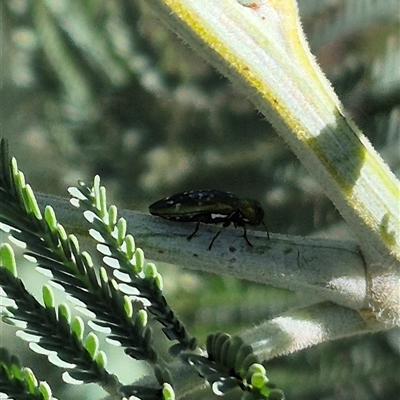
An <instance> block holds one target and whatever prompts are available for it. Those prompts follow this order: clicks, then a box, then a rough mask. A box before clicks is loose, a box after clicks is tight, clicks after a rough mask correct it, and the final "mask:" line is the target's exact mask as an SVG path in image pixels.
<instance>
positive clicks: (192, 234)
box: [186, 220, 200, 240]
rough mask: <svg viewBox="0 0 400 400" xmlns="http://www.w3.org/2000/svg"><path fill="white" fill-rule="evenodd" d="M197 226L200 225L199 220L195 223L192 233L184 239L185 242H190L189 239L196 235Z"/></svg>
mask: <svg viewBox="0 0 400 400" xmlns="http://www.w3.org/2000/svg"><path fill="white" fill-rule="evenodd" d="M199 225H200V220H199V221H197V224H196V228H195V229H194V232H193V233H191V234H190V235H189V236H188V237H187V238H186V239H187V240H190V239H191V238H192V237H193V236H194V235H195V234H196V233H197V231H198V230H199Z"/></svg>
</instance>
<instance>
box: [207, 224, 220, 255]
mask: <svg viewBox="0 0 400 400" xmlns="http://www.w3.org/2000/svg"><path fill="white" fill-rule="evenodd" d="M221 232H222V228H221V229H220V230H219V231H218V232H217V233H216V235H215V236H214V237H213V239H212V240H211V243H210V245H209V246H208V250H211V247H212V246H213V244H214V241H215V239H216V238H217V237H218V236H219V234H220V233H221Z"/></svg>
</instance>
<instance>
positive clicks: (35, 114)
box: [0, 0, 400, 399]
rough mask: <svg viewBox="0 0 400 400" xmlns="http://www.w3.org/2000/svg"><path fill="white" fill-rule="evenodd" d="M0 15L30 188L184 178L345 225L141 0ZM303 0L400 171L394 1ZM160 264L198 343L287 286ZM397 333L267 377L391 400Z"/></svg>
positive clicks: (272, 302) (4, 85)
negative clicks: (97, 179)
mask: <svg viewBox="0 0 400 400" xmlns="http://www.w3.org/2000/svg"><path fill="white" fill-rule="evenodd" d="M361 3H362V4H361ZM378 3H379V4H378ZM396 10H397V11H398V13H396ZM378 11H379V12H378ZM0 12H1V26H0V30H1V72H0V73H1V80H0V85H1V87H0V90H1V96H0V122H1V124H0V126H1V136H2V137H5V138H7V139H8V140H9V142H10V153H11V155H13V156H15V157H16V158H17V160H18V163H19V166H20V168H21V169H22V171H23V172H24V173H25V175H26V177H27V180H28V182H30V183H31V184H32V186H33V188H34V190H35V191H37V192H44V193H49V194H56V195H60V196H64V197H66V196H67V191H66V188H67V187H68V186H71V185H75V184H76V182H77V180H78V179H80V180H83V181H85V182H90V181H91V180H92V179H93V176H94V175H95V174H99V175H100V176H101V179H102V184H103V185H105V186H106V188H107V191H108V196H109V202H114V203H115V204H117V206H118V207H119V208H128V209H132V210H138V211H143V212H147V207H148V205H149V204H150V203H152V202H153V201H155V200H158V199H159V198H161V197H165V196H168V195H171V194H173V193H176V192H179V191H184V190H192V189H219V190H225V191H231V192H233V193H235V194H237V195H238V196H241V197H252V198H256V199H258V200H259V201H260V202H261V203H262V204H263V206H264V208H265V211H266V222H267V225H268V228H269V230H270V231H271V232H279V233H282V234H291V235H315V236H320V237H330V238H333V237H335V238H339V239H346V238H351V233H350V232H349V231H348V230H347V227H346V224H345V223H344V222H343V221H342V219H341V217H340V215H339V213H338V212H337V211H336V209H335V207H334V206H333V205H332V203H331V202H330V201H329V199H327V198H326V196H325V195H324V194H323V192H322V191H321V189H320V187H319V186H318V184H317V183H316V182H315V181H314V179H313V177H312V176H311V175H310V174H309V173H308V172H307V171H305V170H304V169H303V167H302V166H301V164H300V163H299V162H298V160H297V159H296V157H295V156H294V155H293V154H292V153H291V152H290V150H289V149H288V148H287V146H286V145H285V144H284V143H283V142H282V141H281V140H280V138H279V137H278V136H277V135H276V133H275V132H274V130H273V128H272V127H271V126H270V124H269V123H268V121H266V120H265V118H264V117H263V116H262V115H261V114H260V113H258V112H257V111H256V110H255V109H254V107H253V105H252V104H251V103H250V102H249V101H248V100H247V99H246V98H244V96H243V95H241V93H239V92H238V91H236V90H235V88H234V87H233V86H232V85H231V83H230V82H228V81H227V80H226V79H225V78H224V77H222V76H221V75H220V74H219V73H218V72H216V71H215V70H214V69H213V68H212V67H211V66H209V65H208V64H207V63H206V62H204V61H203V60H202V59H201V58H200V57H199V56H198V55H197V54H195V53H193V52H192V50H191V49H190V48H189V47H188V46H187V45H185V44H184V43H183V42H182V40H181V39H180V38H178V37H177V36H176V35H175V34H174V33H171V32H169V31H168V30H167V29H166V27H165V25H164V24H163V23H162V22H161V21H160V20H159V19H158V18H157V17H156V16H155V15H154V14H153V13H152V12H151V10H149V9H148V7H147V5H146V1H144V0H141V1H134V0H85V1H76V0H75V1H74V0H63V1H57V0H32V1H30V0H3V1H2V2H1V3H0ZM300 12H301V15H302V16H303V24H304V28H305V30H306V33H307V35H308V37H309V40H310V45H311V47H312V50H313V52H314V54H316V56H317V58H318V61H319V63H320V64H321V66H322V68H323V70H324V71H325V72H326V73H327V75H328V77H329V78H330V79H331V81H332V83H333V85H334V87H335V89H336V91H337V93H338V94H339V96H340V98H341V100H342V101H343V103H344V104H345V107H346V108H347V109H348V110H349V111H350V114H351V115H352V117H353V118H354V119H355V121H356V123H357V124H358V125H359V126H360V127H361V128H362V129H363V130H364V132H365V133H366V135H367V136H368V137H369V139H370V140H371V141H372V143H373V145H374V146H375V147H376V149H377V150H378V151H379V152H380V153H381V154H382V156H383V157H384V159H385V161H386V162H387V163H388V164H389V165H390V167H391V168H392V169H393V171H394V172H395V173H396V174H397V176H399V175H400V156H399V149H400V39H399V37H400V34H399V19H400V18H399V13H400V5H399V3H398V1H393V0H385V1H380V2H377V1H375V2H374V1H372V2H365V3H364V2H358V1H345V0H341V1H340V0H337V1H326V0H324V1H313V0H308V1H305V0H303V1H300ZM144 251H145V249H144ZM161 270H162V272H163V274H164V280H165V294H166V297H167V299H169V300H170V301H171V304H172V306H173V308H174V309H176V310H177V311H178V314H179V315H180V316H181V317H182V319H183V320H184V321H185V322H186V323H187V324H188V328H189V330H190V331H191V332H192V333H193V334H196V335H199V337H200V338H201V340H204V338H205V335H206V334H207V333H208V332H211V331H216V330H223V331H226V332H229V333H233V332H236V331H238V330H240V329H243V328H244V327H248V326H253V325H254V324H256V323H257V322H259V321H261V320H263V319H265V318H268V317H271V316H273V315H276V314H277V313H279V310H280V309H282V308H284V307H285V302H287V301H290V298H291V297H290V296H291V295H290V293H287V292H286V291H281V290H277V289H273V288H265V287H259V286H257V285H255V284H250V283H248V282H239V281H236V280H233V279H227V278H224V277H217V276H204V275H201V276H200V275H199V274H194V273H192V272H188V271H182V270H181V269H178V268H173V267H168V268H167V267H164V268H162V267H161ZM31 271H32V266H31V265H29V267H28V269H27V270H26V272H25V273H26V274H27V276H28V275H29V276H31ZM35 279H36V278H35ZM39 285H40V284H39V283H38V281H36V280H34V284H33V286H34V287H35V286H36V287H39ZM33 290H34V288H33ZM177 293H179V296H176V294H177ZM177 297H179V301H177ZM182 299H184V301H182ZM6 330H7V332H8V328H6V327H4V324H2V325H0V332H1V344H2V345H8V342H7V341H6V339H7V338H8V337H10V338H11V339H12V338H13V335H12V334H11V335H10V334H8V333H7V334H6ZM19 342H20V341H19V340H18V343H17V344H16V345H17V348H18V347H19V346H20V344H19ZM399 342H400V339H399V334H398V332H396V331H395V330H393V331H392V332H391V333H389V334H378V335H374V336H373V337H362V338H356V339H350V340H343V341H337V342H335V343H330V344H324V345H322V346H318V347H317V348H313V349H310V350H307V351H303V352H301V353H299V354H298V355H296V356H293V357H284V358H281V359H277V360H274V361H273V362H271V379H272V380H275V381H276V383H278V384H279V385H281V387H283V388H284V389H286V392H287V394H288V397H289V398H291V399H300V398H307V399H334V398H338V399H339V398H340V399H353V398H359V399H361V398H362V399H380V398H382V399H384V398H385V399H388V398H391V399H399V398H400V397H399V395H398V390H399V389H400V384H399V382H400V380H399V379H398V376H400V375H397V378H396V374H397V372H399V374H400V371H399V365H400V358H399V349H400V343H399ZM21 343H22V342H21ZM14 345H15V343H14ZM18 351H19V352H22V350H21V349H18ZM29 356H30V353H26V354H25V353H24V354H23V356H22V358H23V361H24V362H26V363H27V364H29V363H32V362H33V363H34V364H35V365H36V366H40V367H41V369H40V371H42V369H43V372H39V373H38V376H39V378H40V379H45V380H50V381H51V379H50V378H51V376H52V375H54V376H57V377H58V376H59V374H60V373H59V371H57V370H54V369H51V370H49V369H47V366H46V362H45V358H43V357H39V358H38V359H35V360H36V361H29V359H28V357H29ZM118 357H123V356H122V355H119V356H118ZM396 361H397V363H396ZM130 362H131V361H130V360H128V361H127V363H128V365H129V363H130ZM119 363H121V360H120V358H117V364H119ZM124 365H125V364H124ZM394 366H396V367H394ZM115 368H118V366H116V367H115ZM132 368H133V367H132ZM396 368H397V369H396ZM124 369H126V367H124ZM49 371H52V372H49ZM118 372H119V371H118ZM118 372H117V373H118ZM131 372H132V373H131V375H128V376H131V378H130V381H133V380H134V379H135V377H136V376H137V373H136V372H135V369H134V368H133V369H132V371H131ZM56 379H58V378H56ZM127 382H129V378H128V381H127ZM127 382H125V383H127ZM53 388H54V389H55V391H56V394H57V395H58V396H59V397H60V398H71V397H70V396H71V391H70V390H71V389H70V387H66V385H62V384H61V383H60V382H59V381H57V380H56V383H54V386H53ZM79 390H81V389H79ZM83 390H85V389H83ZM90 390H92V389H90ZM90 393H92V394H91V396H92V395H93V398H100V397H101V394H100V395H97V394H96V395H94V394H93V392H90ZM100 393H101V391H100ZM74 396H75V398H76V399H78V398H82V399H83V398H88V397H87V396H88V394H87V392H82V393H81V392H79V391H78V392H74ZM80 396H81V397H80ZM396 396H397V397H396Z"/></svg>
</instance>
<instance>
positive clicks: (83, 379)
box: [0, 140, 284, 400]
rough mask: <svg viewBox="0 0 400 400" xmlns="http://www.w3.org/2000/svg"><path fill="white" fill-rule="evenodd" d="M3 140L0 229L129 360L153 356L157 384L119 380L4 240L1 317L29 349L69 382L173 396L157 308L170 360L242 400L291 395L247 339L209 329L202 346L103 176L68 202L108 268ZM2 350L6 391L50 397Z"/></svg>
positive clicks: (115, 392) (116, 393)
mask: <svg viewBox="0 0 400 400" xmlns="http://www.w3.org/2000/svg"><path fill="white" fill-rule="evenodd" d="M0 147H1V152H0V158H1V162H0V164H1V170H0V222H1V227H2V229H3V230H5V231H8V232H9V233H10V234H11V235H10V236H11V240H12V241H13V242H14V243H17V244H19V245H21V246H23V247H24V253H25V257H26V258H28V260H30V261H32V262H33V263H35V264H36V265H37V266H38V268H39V269H40V270H44V271H47V273H50V275H51V277H50V279H51V281H52V283H53V284H56V286H57V287H59V288H62V290H64V291H65V292H67V293H68V294H69V295H70V296H71V297H72V298H73V299H75V300H77V301H79V304H80V305H81V307H82V306H83V307H84V308H85V309H86V312H89V313H90V314H91V316H92V320H91V321H90V326H91V327H92V328H99V329H101V330H104V329H107V331H108V335H107V336H108V339H110V340H111V341H112V342H113V343H115V342H117V343H118V344H119V345H120V346H122V347H123V348H124V350H125V353H126V354H127V355H129V356H130V357H132V358H135V359H137V360H143V361H145V362H147V363H148V364H149V366H151V367H152V368H153V372H154V377H153V379H152V383H146V384H142V383H140V384H139V383H134V384H129V385H123V384H122V383H120V382H119V380H118V378H117V377H116V376H115V375H113V374H111V373H109V372H108V371H107V369H106V364H107V357H106V354H105V353H104V352H103V351H101V350H100V342H99V339H98V337H97V335H96V334H94V333H93V332H89V333H88V334H87V335H86V336H84V323H83V320H82V318H81V317H79V316H74V317H73V316H72V312H71V310H70V308H69V307H68V306H67V305H66V304H60V305H58V306H56V305H55V299H54V294H53V290H52V288H51V286H49V285H45V286H43V289H42V303H43V304H42V303H41V302H39V301H38V300H37V299H36V298H35V297H34V296H33V295H32V294H31V293H29V292H28V291H27V289H26V288H25V285H24V283H23V282H22V281H21V280H20V279H19V278H18V272H17V266H16V261H15V258H14V252H13V249H12V247H11V245H10V244H8V243H5V244H2V245H1V248H0V261H1V262H0V285H1V287H2V289H3V291H4V292H5V294H6V297H7V299H8V301H10V300H11V301H12V304H10V305H8V306H4V307H3V311H2V314H3V318H2V319H3V322H5V323H7V324H12V325H16V326H17V327H19V328H20V329H21V330H20V331H19V336H21V337H22V338H23V339H24V340H26V341H28V342H29V344H30V347H31V349H32V350H34V351H36V352H38V353H43V354H46V355H47V356H48V359H49V361H50V362H52V363H53V364H55V365H57V366H59V367H60V368H63V369H66V370H67V371H66V372H65V373H64V374H63V378H64V380H65V381H66V382H74V383H79V382H80V383H96V384H98V385H100V386H101V387H103V388H104V390H106V391H107V392H108V393H109V394H110V396H112V398H113V399H114V398H118V399H119V398H121V399H122V398H123V397H124V398H125V397H129V396H136V397H137V398H139V399H142V400H162V399H165V400H167V399H170V400H172V399H174V398H175V394H174V393H175V391H176V390H178V392H179V390H180V388H179V386H178V387H174V381H175V380H176V379H175V378H174V373H176V372H175V370H176V367H175V366H174V365H173V364H168V362H167V361H166V360H165V359H164V356H163V355H162V352H160V350H159V349H158V346H157V345H156V342H155V340H154V339H153V330H152V328H150V327H149V325H148V318H149V315H150V316H151V317H152V319H153V327H154V328H156V327H157V326H158V327H160V329H161V331H162V332H163V333H164V335H165V337H166V338H167V339H168V341H169V342H170V343H171V344H170V346H169V353H170V356H172V358H173V360H174V361H175V362H176V363H178V364H179V365H181V366H182V365H184V366H186V368H187V370H188V371H189V373H190V371H191V373H192V374H193V372H195V371H197V372H198V374H199V375H200V376H201V377H203V378H204V379H205V380H206V382H208V383H209V384H210V388H211V392H212V393H214V394H217V395H227V396H230V395H231V394H232V391H236V392H239V393H242V395H241V397H240V398H242V399H253V400H257V399H260V400H263V399H283V398H284V396H283V393H282V392H281V391H279V390H275V389H273V388H272V387H271V386H270V384H269V381H268V378H267V377H266V375H265V369H264V367H263V366H262V365H261V364H259V362H258V359H257V358H256V357H255V356H254V354H253V352H252V349H251V347H250V346H249V345H245V344H244V343H243V341H242V340H240V339H238V338H234V339H232V340H231V339H230V337H229V336H228V335H227V334H217V335H209V337H208V343H207V350H206V351H201V350H200V349H199V348H198V347H197V340H196V339H195V338H193V337H191V336H190V335H189V333H188V332H187V330H186V328H185V327H184V325H183V323H182V322H181V321H180V320H179V319H178V318H177V316H176V315H175V314H174V312H173V311H172V309H171V308H170V306H169V305H168V303H167V301H166V299H165V297H164V295H163V293H162V288H163V283H162V277H161V275H160V273H159V272H158V271H157V268H156V266H155V265H154V264H153V263H149V262H146V261H145V258H144V252H143V250H141V249H139V248H136V247H135V243H134V239H133V237H132V236H131V235H129V234H126V231H127V229H126V228H127V227H126V221H125V220H124V219H122V218H119V219H118V213H117V208H116V207H115V206H114V205H112V206H110V207H107V204H106V191H105V188H104V187H102V186H100V179H99V177H96V178H95V179H94V184H93V186H92V187H89V186H87V185H85V184H84V183H82V182H81V183H80V185H79V187H78V188H71V189H70V193H71V194H72V196H73V197H72V199H71V203H73V204H74V205H75V206H78V207H80V208H82V209H83V214H84V215H85V217H86V219H87V220H88V221H89V222H90V227H91V228H90V231H89V233H90V235H91V236H92V237H93V238H94V239H95V240H96V241H97V242H98V245H97V249H98V251H99V252H100V253H101V254H102V257H103V263H104V265H102V266H99V267H98V268H96V267H95V266H94V264H93V261H92V258H91V257H90V255H89V254H88V253H87V252H85V251H82V250H81V249H80V246H79V243H78V239H77V237H76V236H74V235H73V234H67V232H66V231H65V229H64V228H63V226H62V225H61V224H60V223H59V222H58V221H57V218H56V216H55V214H54V211H53V209H52V208H51V207H49V206H47V207H46V208H45V210H44V214H43V215H42V212H41V210H40V209H39V207H38V205H37V203H36V199H35V196H34V194H33V192H32V189H31V187H30V186H29V185H28V184H26V183H25V178H24V175H23V173H22V172H21V171H19V170H18V167H17V162H16V160H15V159H11V161H9V160H8V155H7V144H6V142H5V141H4V140H2V141H1V146H0ZM157 323H158V325H155V324H157ZM2 354H3V355H4V357H3V358H4V361H3V362H2V363H0V365H2V366H3V367H2V368H3V369H2V374H3V375H2V379H3V380H2V381H0V383H1V386H0V392H4V393H6V394H7V395H9V396H14V398H16V399H18V400H19V399H25V398H26V399H36V398H38V399H42V398H43V399H47V398H49V399H50V398H51V397H49V396H51V392H48V393H50V394H46V393H47V392H45V391H44V389H42V386H43V385H42V386H40V385H36V386H37V388H36V386H35V387H33V386H32V384H30V386H29V383H30V382H29V381H28V378H24V379H25V380H26V382H25V383H24V382H23V379H22V378H21V376H22V375H21V374H19V375H18V376H14V375H13V374H12V373H10V372H9V371H13V368H12V367H11V366H10V365H12V362H11V361H10V360H11V359H10V357H8V356H6V355H7V353H6V352H4V353H2ZM24 376H25V375H24ZM16 378H18V379H19V380H18V379H17V380H16ZM199 382H200V380H199ZM24 385H25V386H27V385H28V389H29V390H30V391H29V390H28V391H26V390H25V391H26V393H27V394H26V395H25V394H23V393H25V392H23V390H24ZM18 388H20V389H18ZM35 388H36V389H35ZM17 389H18V390H20V391H21V393H19V392H18V391H17ZM39 389H40V390H41V391H38V390H39ZM42 392H43V393H45V395H42ZM46 395H47V396H48V397H45V396H46ZM24 396H25V397H24ZM35 396H39V397H35ZM40 396H42V397H40ZM43 396H44V397H43Z"/></svg>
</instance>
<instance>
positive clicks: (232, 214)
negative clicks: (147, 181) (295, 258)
mask: <svg viewBox="0 0 400 400" xmlns="http://www.w3.org/2000/svg"><path fill="white" fill-rule="evenodd" d="M149 212H150V214H152V215H157V216H159V217H162V218H165V219H169V220H171V221H180V222H197V225H196V229H195V231H194V232H193V233H192V234H191V235H190V236H188V240H190V239H191V238H192V237H193V236H194V235H195V234H196V232H197V230H198V228H199V224H200V222H203V223H206V224H219V223H222V224H223V227H227V226H229V225H230V224H231V223H233V224H234V226H235V227H237V226H243V228H244V235H243V236H244V238H245V239H246V242H247V243H248V244H249V245H250V246H251V243H250V242H249V240H248V239H247V235H246V225H253V226H257V225H259V224H261V223H263V221H262V219H263V218H264V210H263V209H262V207H261V204H260V203H259V202H258V201H256V200H252V199H240V198H238V197H236V196H235V195H233V194H232V193H228V192H221V191H219V190H194V191H191V192H183V193H177V194H174V195H173V196H170V197H166V198H165V199H161V200H159V201H157V202H155V203H153V204H152V205H150V207H149ZM220 233H221V231H219V232H218V233H217V234H216V235H215V236H214V238H213V240H212V241H211V243H210V246H209V249H211V247H212V245H213V243H214V240H215V239H216V238H217V237H218V235H219V234H220ZM267 234H268V232H267ZM268 238H269V234H268Z"/></svg>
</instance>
